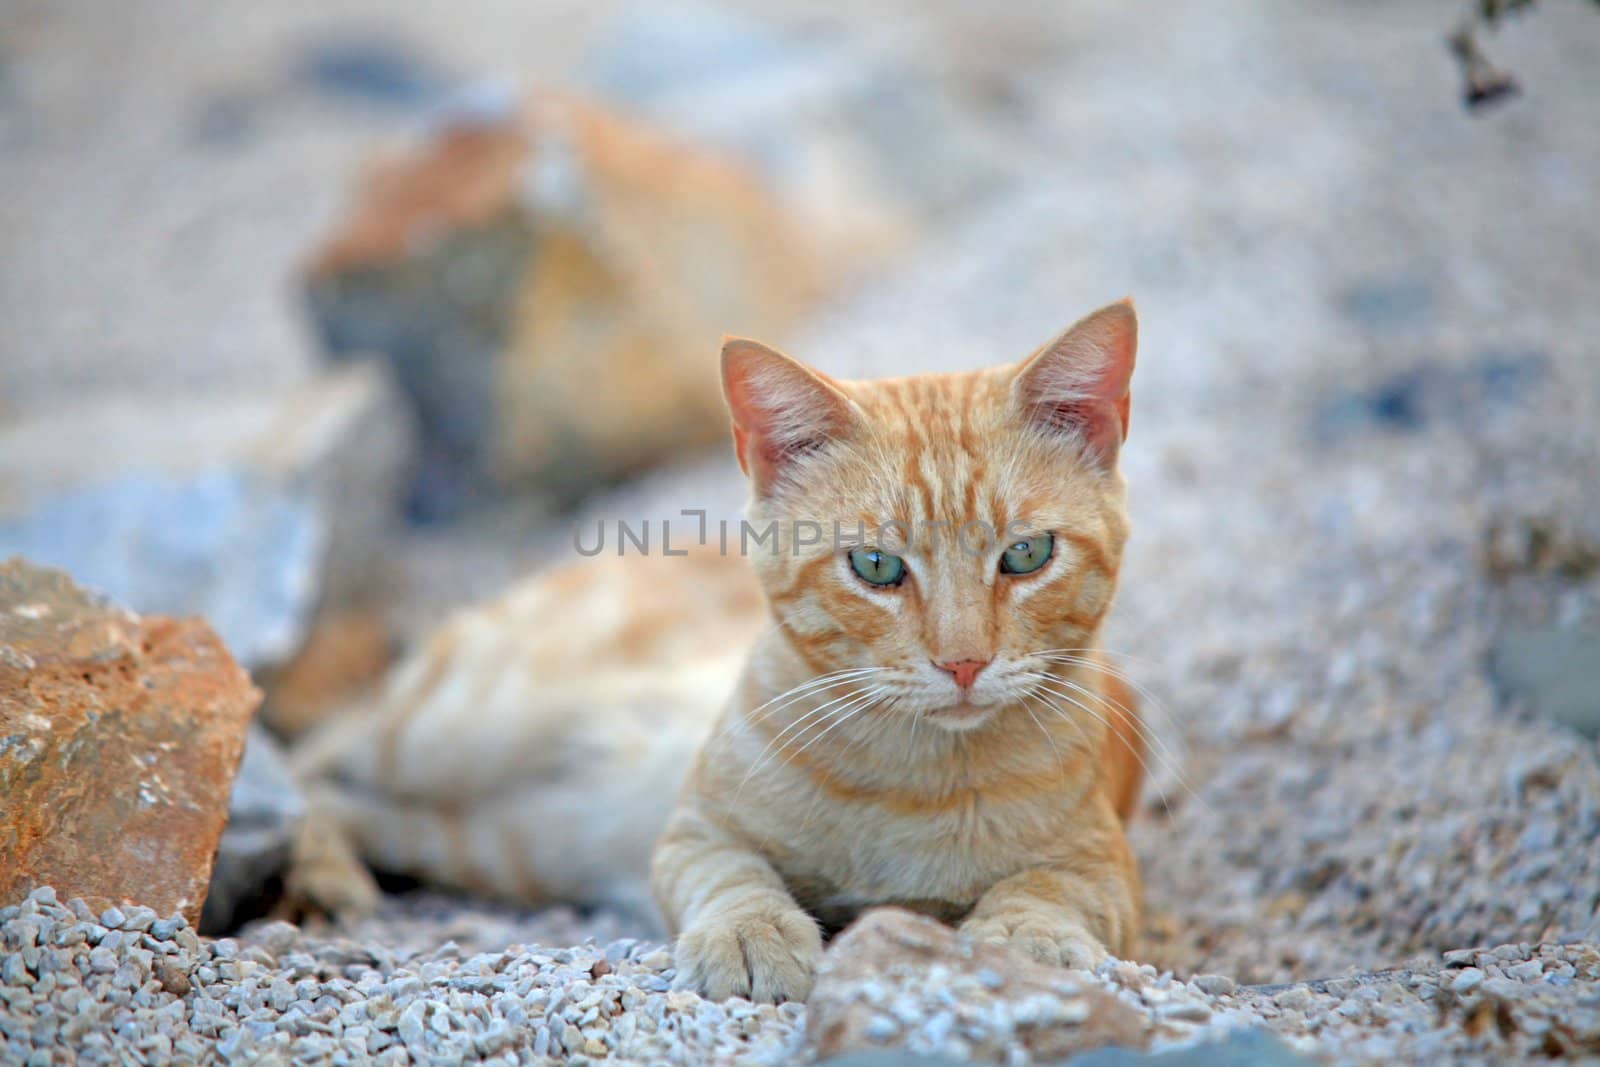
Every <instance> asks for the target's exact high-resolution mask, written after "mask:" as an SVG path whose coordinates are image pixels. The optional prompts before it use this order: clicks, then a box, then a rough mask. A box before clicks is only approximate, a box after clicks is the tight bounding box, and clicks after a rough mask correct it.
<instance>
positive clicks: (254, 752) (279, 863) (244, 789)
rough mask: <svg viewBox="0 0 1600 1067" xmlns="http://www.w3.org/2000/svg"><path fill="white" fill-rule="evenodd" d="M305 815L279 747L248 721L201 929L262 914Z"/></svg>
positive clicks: (228, 927) (223, 926) (218, 928)
mask: <svg viewBox="0 0 1600 1067" xmlns="http://www.w3.org/2000/svg"><path fill="white" fill-rule="evenodd" d="M304 817H305V802H304V800H303V799H302V798H301V796H300V790H299V787H298V786H296V785H295V781H294V778H293V777H291V775H290V774H289V767H288V764H287V763H286V762H285V760H284V754H283V749H282V748H280V747H279V745H278V742H277V741H276V740H274V739H273V737H272V735H271V734H269V733H268V732H267V731H266V730H265V729H264V728H263V727H261V726H260V725H252V726H251V727H250V732H249V733H248V734H247V735H246V737H245V744H244V757H243V758H242V759H241V760H240V761H239V773H238V775H237V776H236V777H235V778H234V780H233V791H232V793H230V794H229V796H228V824H227V828H226V829H224V830H223V831H222V840H221V842H220V843H219V844H218V845H217V859H216V864H215V866H214V867H213V868H212V871H211V888H210V892H209V893H208V894H207V896H206V903H205V909H204V911H203V913H202V914H201V918H200V926H201V930H202V932H205V933H219V932H222V931H226V930H231V929H233V928H234V927H235V926H237V925H239V923H241V922H243V921H244V920H245V919H249V918H256V917H259V916H261V915H264V914H266V910H267V909H266V905H267V903H268V901H269V899H270V896H271V895H272V886H273V883H274V882H277V881H278V880H279V879H280V876H281V875H282V874H283V871H284V868H285V866H287V864H288V862H289V850H290V847H291V846H292V845H293V844H294V837H295V833H296V831H297V830H299V828H300V821H301V819H303V818H304Z"/></svg>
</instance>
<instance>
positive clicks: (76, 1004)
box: [0, 889, 1600, 1067]
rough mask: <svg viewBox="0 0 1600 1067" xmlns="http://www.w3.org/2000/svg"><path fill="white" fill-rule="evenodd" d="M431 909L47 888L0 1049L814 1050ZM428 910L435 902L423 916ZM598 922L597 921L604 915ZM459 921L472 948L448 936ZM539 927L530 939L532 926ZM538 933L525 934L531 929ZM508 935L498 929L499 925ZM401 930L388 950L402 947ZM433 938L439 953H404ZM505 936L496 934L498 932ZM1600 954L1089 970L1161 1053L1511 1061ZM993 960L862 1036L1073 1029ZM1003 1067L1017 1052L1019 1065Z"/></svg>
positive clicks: (789, 1008)
mask: <svg viewBox="0 0 1600 1067" xmlns="http://www.w3.org/2000/svg"><path fill="white" fill-rule="evenodd" d="M439 904H440V902H439V901H438V900H426V899H425V900H424V901H423V902H422V904H421V906H418V903H417V902H416V901H412V902H410V903H408V904H400V903H396V902H391V903H390V904H389V905H388V910H389V914H387V915H386V916H385V917H384V918H383V919H381V920H376V921H377V922H380V923H382V924H383V925H382V927H381V928H382V930H383V931H384V932H385V933H388V934H390V935H399V936H398V938H397V937H394V936H390V937H388V938H373V937H372V936H371V935H372V933H373V928H372V926H371V922H372V921H369V923H368V925H367V928H366V929H365V930H357V931H350V933H352V934H354V935H356V936H353V937H351V936H319V935H317V934H312V933H308V932H306V931H303V930H301V929H299V928H297V927H294V926H291V925H289V924H287V923H276V922H272V923H257V924H255V925H253V926H252V927H251V928H250V929H248V930H247V931H246V932H245V933H244V934H243V936H241V937H239V938H220V939H203V940H202V939H200V938H197V937H196V936H195V934H194V931H193V930H191V929H189V927H188V926H187V925H186V924H185V923H184V922H183V920H182V919H181V918H180V917H173V918H170V919H161V918H158V917H157V916H156V914H155V912H153V911H152V910H150V909H148V908H137V907H129V908H126V909H110V910H108V911H106V912H104V913H103V914H101V915H98V916H96V915H94V914H93V913H92V912H91V911H90V910H89V909H88V908H86V907H85V906H84V905H83V903H82V902H81V901H71V902H68V903H67V904H65V905H63V904H61V903H60V902H58V901H57V899H56V895H55V893H54V891H53V890H50V889H40V890H37V891H35V892H34V893H33V894H32V895H31V896H30V897H29V898H28V900H26V901H25V902H23V903H22V904H21V905H13V906H11V907H7V908H4V909H0V948H3V949H4V956H3V959H4V963H3V964H0V978H3V980H4V986H0V1000H3V1003H4V1010H3V1011H0V1055H3V1057H4V1062H6V1063H17V1064H25V1065H27V1067H45V1065H49V1064H60V1063H72V1062H81V1063H118V1062H124V1063H125V1062H130V1061H131V1062H136V1063H151V1064H155V1063H165V1062H172V1061H174V1060H177V1061H180V1062H202V1061H205V1062H214V1061H221V1062H240V1063H257V1062H267V1061H269V1060H273V1059H276V1060H278V1061H281V1062H287V1061H290V1060H292V1061H294V1062H318V1063H321V1062H327V1063H335V1064H338V1063H362V1062H368V1061H369V1060H370V1061H373V1062H378V1063H392V1064H405V1063H412V1062H441V1061H442V1062H461V1061H463V1060H469V1059H470V1060H473V1061H478V1062H487V1063H503V1064H518V1063H539V1062H550V1061H552V1060H564V1061H570V1062H574V1063H581V1062H589V1061H594V1060H601V1059H607V1058H618V1059H624V1060H630V1061H636V1062H651V1063H681V1064H705V1063H734V1062H738V1063H754V1064H761V1063H783V1062H789V1061H792V1060H794V1059H796V1058H799V1057H800V1056H801V1055H802V1054H803V1039H804V1027H805V1019H806V1009H805V1007H804V1006H802V1005H799V1004H785V1005H780V1006H778V1007H773V1006H771V1005H753V1004H750V1003H748V1002H746V1001H742V1000H733V1001H729V1002H727V1003H724V1004H715V1003H710V1002H707V1001H704V1000H702V999H701V998H699V997H697V996H695V995H693V994H690V993H683V992H676V991H673V990H672V988H671V985H672V979H673V978H674V975H675V972H674V970H673V967H672V957H671V953H670V952H668V951H667V950H666V949H664V948H663V947H662V946H661V945H659V944H656V943H653V942H650V941H640V940H635V939H632V938H618V939H616V940H613V941H610V942H608V943H606V944H604V945H603V946H602V945H600V944H597V943H596V941H595V940H594V939H592V938H590V939H587V940H585V941H584V942H583V943H582V944H579V945H577V946H575V947H548V946H547V945H546V944H543V943H542V942H546V941H554V942H555V943H556V944H565V943H566V942H567V941H568V940H570V937H569V935H570V934H572V933H573V932H574V928H573V924H572V922H571V918H572V917H571V916H565V915H561V914H559V913H557V914H556V915H553V916H552V915H546V916H542V917H539V918H536V919H532V920H530V919H527V918H524V919H522V920H520V921H519V920H517V919H515V918H513V917H511V916H509V915H507V914H505V913H497V912H495V911H493V910H492V909H491V910H485V911H482V912H479V911H475V910H474V909H473V908H472V907H471V906H467V907H462V906H461V905H460V904H459V902H456V903H454V904H451V905H450V906H449V907H448V908H446V909H444V910H443V911H442V912H441V911H439ZM430 912H435V913H436V914H432V915H430ZM602 925H603V923H602ZM455 931H459V932H462V933H468V934H470V937H471V940H469V941H468V942H467V943H465V944H463V943H460V942H457V941H456V940H455V939H454V938H451V937H449V936H448V935H449V934H450V933H451V932H455ZM541 934H543V935H547V936H543V937H541V936H540V935H541ZM522 935H533V936H522ZM508 936H511V937H514V940H511V941H510V942H509V943H508V942H507V941H506V940H505V939H506V937H508ZM397 941H398V942H400V943H399V944H397V943H396V942H397ZM422 944H426V945H428V946H429V947H427V948H417V947H411V946H415V945H422ZM490 944H492V945H496V946H498V947H496V948H492V949H490V948H485V947H483V946H485V945H490ZM1597 981H1600V950H1597V949H1596V948H1595V947H1594V946H1572V945H1566V946H1562V945H1540V946H1531V945H1528V944H1521V945H1505V946H1501V947H1498V948H1494V949H1487V950H1483V951H1476V952H1475V951H1470V950H1469V951H1464V952H1456V953H1451V954H1449V955H1447V956H1446V957H1445V959H1444V962H1443V965H1442V966H1441V965H1435V966H1433V967H1431V968H1428V969H1425V970H1416V971H1411V970H1397V971H1392V972H1384V973H1379V974H1372V975H1364V976H1361V977H1359V978H1351V979H1344V980H1334V981H1327V982H1312V983H1300V984H1294V985H1288V986H1277V987H1273V986H1262V987H1240V986H1236V985H1235V983H1234V982H1233V981H1232V980H1231V979H1228V978H1226V977H1223V976H1220V975H1201V976H1197V977H1195V978H1193V979H1192V980H1190V981H1187V982H1185V981H1179V980H1176V979H1175V978H1174V977H1173V976H1172V975H1171V974H1170V973H1160V974H1158V973H1157V971H1156V969H1155V968H1154V967H1153V966H1151V965H1149V964H1143V965H1140V964H1134V963H1128V962H1115V961H1113V962H1110V963H1107V964H1105V965H1103V966H1102V967H1101V968H1100V970H1099V971H1098V972H1097V973H1096V975H1095V976H1094V977H1093V979H1092V982H1093V983H1094V984H1096V985H1098V986H1100V987H1102V988H1103V989H1105V990H1106V991H1107V992H1110V993H1112V994H1113V995H1115V996H1117V997H1118V998H1119V999H1120V1000H1121V1001H1122V1002H1123V1003H1125V1004H1126V1005H1128V1006H1129V1007H1131V1008H1133V1009H1134V1010H1135V1011H1137V1012H1139V1013H1141V1014H1142V1015H1144V1016H1146V1017H1147V1018H1148V1019H1149V1020H1150V1025H1151V1027H1152V1030H1153V1034H1154V1037H1155V1047H1157V1048H1161V1047H1169V1046H1172V1047H1175V1046H1182V1045H1187V1044H1192V1043H1194V1042H1198V1041H1206V1040H1212V1039H1219V1038H1220V1037H1221V1036H1222V1035H1224V1034H1226V1033H1227V1032H1229V1031H1232V1030H1236V1029H1242V1028H1249V1027H1254V1026H1259V1025H1261V1024H1262V1023H1263V1022H1264V1023H1265V1024H1266V1025H1267V1026H1269V1027H1270V1028H1271V1029H1273V1030H1274V1031H1276V1032H1278V1033H1279V1034H1280V1035H1281V1036H1283V1037H1284V1038H1286V1039H1287V1040H1288V1041H1289V1042H1290V1044H1291V1045H1295V1046H1299V1047H1302V1048H1304V1049H1305V1050H1307V1051H1311V1052H1317V1051H1324V1052H1325V1051H1327V1050H1329V1049H1337V1050H1339V1056H1340V1058H1341V1059H1345V1060H1350V1061H1362V1060H1366V1061H1370V1062H1396V1061H1406V1062H1417V1063H1423V1062H1427V1063H1436V1062H1443V1061H1445V1060H1447V1059H1448V1060H1449V1061H1451V1062H1460V1063H1478V1062H1481V1063H1504V1062H1508V1061H1509V1060H1511V1059H1513V1058H1524V1057H1528V1056H1532V1055H1535V1054H1538V1055H1564V1054H1572V1053H1575V1052H1582V1051H1583V1050H1588V1051H1589V1052H1590V1053H1592V1052H1593V1051H1594V1049H1595V1048H1596V1047H1600V1046H1597V1043H1600V997H1597V996H1596V994H1595V986H1594V983H1596V982H1597ZM994 985H998V981H997V980H993V979H988V978H986V976H985V974H984V972H982V971H979V972H977V973H975V974H965V973H961V972H959V971H951V970H950V969H948V968H931V969H929V970H927V971H926V972H923V973H919V974H916V975H914V976H912V977H911V978H909V979H907V980H905V981H903V982H901V983H900V984H898V985H897V986H896V987H895V988H893V989H888V988H879V987H877V986H870V985H869V986H864V987H863V988H862V991H861V992H862V996H863V997H864V998H865V1000H864V1002H865V1003H868V1004H870V1005H872V1009H873V1011H874V1012H875V1014H874V1015H873V1016H872V1018H871V1021H870V1022H869V1024H868V1027H867V1032H868V1033H870V1034H872V1035H874V1036H875V1037H877V1038H880V1039H884V1040H890V1039H892V1040H895V1041H897V1042H898V1043H901V1044H902V1045H903V1046H904V1047H905V1048H907V1049H909V1050H911V1051H916V1052H923V1053H928V1054H936V1055H944V1056H950V1057H958V1058H965V1057H967V1056H969V1055H972V1054H973V1052H974V1051H975V1050H979V1049H1005V1048H1008V1047H1014V1046H1015V1044H1016V1042H1017V1039H1018V1037H1019V1035H1020V1034H1021V1033H1022V1032H1023V1031H1025V1030H1030V1029H1037V1028H1038V1027H1042V1026H1052V1025H1057V1026H1068V1027H1070V1026H1072V1025H1075V1024H1076V1023H1078V1022H1080V1021H1082V1020H1081V1014H1082V1011H1083V1005H1082V1004H1081V1002H1079V1001H1077V1000H1076V999H1075V998H1074V997H1072V996H1069V995H1063V996H1057V997H1051V996H1048V995H1046V996H1033V997H1028V998H1024V999H1022V1000H1008V999H1005V998H1002V997H996V996H994V995H992V994H990V993H988V992H987V990H988V989H989V988H990V987H992V986H994ZM1010 1062H1022V1061H1019V1060H1017V1059H1016V1057H1014V1056H1013V1057H1011V1059H1010Z"/></svg>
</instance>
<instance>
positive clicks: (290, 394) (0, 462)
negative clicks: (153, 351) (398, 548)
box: [0, 367, 409, 668]
mask: <svg viewBox="0 0 1600 1067" xmlns="http://www.w3.org/2000/svg"><path fill="white" fill-rule="evenodd" d="M408 442H409V427H408V426H407V422H406V416H405V412H404V410H403V408H402V407H401V406H400V404H399V403H398V401H397V398H395V396H394V394H393V393H392V391H391V390H390V389H389V387H388V386H387V384H386V383H385V381H384V380H383V377H382V375H381V373H380V371H379V370H378V369H377V368H371V367H364V368H346V369H343V370H341V371H339V372H337V373H331V374H329V375H327V376H326V377H324V378H322V379H319V380H317V381H314V382H312V383H310V384H307V385H305V386H301V387H298V388H293V389H288V390H281V391H273V392H265V393H259V394H244V395H240V394H235V393H228V394H223V395H216V394H211V393H189V394H170V393H163V394H160V395H149V396H138V395H126V394H119V395H117V396H115V397H103V398H93V399H88V400H84V401H82V402H80V403H78V404H77V405H76V406H74V407H72V408H70V409H62V410H53V411H50V412H48V413H38V414H29V415H26V416H24V417H23V418H21V419H20V420H19V421H17V422H14V423H10V424H7V425H3V426H0V555H7V554H12V553H15V554H18V555H22V556H25V557H27V558H29V559H32V560H35V561H37V562H39V563H44V564H49V565H53V566H59V567H64V568H66V569H67V570H68V571H70V572H71V573H72V574H73V575H74V576H75V577H76V578H77V580H79V581H81V582H82V583H83V584H84V585H86V586H89V587H92V588H95V589H99V590H103V591H105V592H106V593H108V594H110V595H111V596H113V597H115V598H116V599H117V600H118V601H120V602H122V603H127V604H131V605H133V606H135V607H136V608H138V609H139V610H141V611H149V612H160V613H164V614H170V615H201V616H204V617H205V618H206V619H208V620H209V621H210V622H211V623H212V625H214V626H215V627H216V628H217V630H218V631H219V632H220V633H221V635H222V637H223V639H224V640H225V641H227V643H228V645H229V647H230V648H232V649H233V650H234V652H235V655H237V656H238V658H239V660H240V661H241V662H242V663H244V664H245V665H246V666H249V667H252V668H256V667H261V666H265V665H269V664H272V663H276V662H281V661H282V660H284V659H285V658H287V657H288V656H290V655H292V654H293V653H294V652H295V650H296V649H297V648H298V647H299V646H300V643H301V640H302V638H303V637H304V633H305V629H306V626H307V625H308V622H309V619H310V617H311V614H312V612H313V611H314V610H315V609H316V607H317V606H318V604H319V601H320V602H322V603H324V604H339V603H344V602H348V601H351V600H357V599H360V598H361V597H363V596H365V595H366V594H367V593H368V591H369V589H370V587H371V585H372V583H373V582H374V580H375V578H376V576H377V574H378V568H379V566H380V562H381V556H380V554H379V553H376V552H375V551H374V545H375V544H377V543H379V541H380V539H381V537H382V534H383V531H384V530H385V528H386V527H387V526H388V525H389V524H390V523H391V522H392V516H393V515H394V514H395V512H396V510H397V498H398V495H399V492H400V483H401V478H402V475H403V472H404V467H405V464H406V462H407V456H408V450H409V443H408Z"/></svg>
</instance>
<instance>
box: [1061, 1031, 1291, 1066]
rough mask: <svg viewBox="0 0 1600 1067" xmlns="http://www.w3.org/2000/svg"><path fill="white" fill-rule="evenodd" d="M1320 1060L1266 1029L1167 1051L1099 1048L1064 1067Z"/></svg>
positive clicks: (1282, 1063) (1275, 1063) (1274, 1063)
mask: <svg viewBox="0 0 1600 1067" xmlns="http://www.w3.org/2000/svg"><path fill="white" fill-rule="evenodd" d="M1316 1062H1317V1061H1316V1060H1312V1059H1307V1058H1306V1057H1304V1056H1302V1055H1300V1054H1299V1053H1298V1052H1296V1051H1294V1050H1293V1049H1291V1048H1290V1047H1289V1046H1288V1045H1285V1044H1284V1043H1283V1042H1282V1041H1279V1040H1278V1039H1277V1038H1275V1037H1273V1036H1272V1035H1271V1034H1269V1033H1267V1032H1266V1031H1264V1030H1243V1031H1237V1032H1235V1033H1232V1034H1230V1035H1228V1037H1226V1038H1224V1039H1223V1040H1221V1041H1216V1042H1212V1043H1209V1044H1200V1045H1192V1046H1190V1047H1188V1048H1178V1049H1168V1050H1166V1051H1164V1052H1140V1051H1137V1050H1135V1049H1125V1048H1103V1049H1096V1050H1094V1051H1093V1052H1085V1053H1081V1054H1080V1055H1077V1056H1073V1057H1072V1058H1071V1059H1069V1060H1067V1061H1065V1063H1064V1064H1063V1065H1062V1067H1147V1065H1148V1067H1314V1065H1315V1064H1316Z"/></svg>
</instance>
